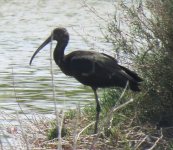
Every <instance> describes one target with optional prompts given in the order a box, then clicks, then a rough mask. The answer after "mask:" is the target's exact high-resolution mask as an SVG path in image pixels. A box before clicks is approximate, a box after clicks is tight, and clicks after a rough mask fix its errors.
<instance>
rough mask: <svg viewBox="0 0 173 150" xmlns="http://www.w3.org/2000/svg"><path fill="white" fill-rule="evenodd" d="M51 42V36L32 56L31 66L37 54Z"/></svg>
mask: <svg viewBox="0 0 173 150" xmlns="http://www.w3.org/2000/svg"><path fill="white" fill-rule="evenodd" d="M50 42H51V36H49V37H48V38H47V39H46V40H45V41H44V42H43V43H42V44H41V45H40V46H39V48H38V49H37V50H36V51H35V53H34V54H33V55H32V57H31V60H30V62H29V64H30V65H31V63H32V60H33V59H34V57H35V56H36V55H37V53H38V52H39V51H40V50H41V49H42V48H43V47H45V46H46V45H47V44H48V43H50Z"/></svg>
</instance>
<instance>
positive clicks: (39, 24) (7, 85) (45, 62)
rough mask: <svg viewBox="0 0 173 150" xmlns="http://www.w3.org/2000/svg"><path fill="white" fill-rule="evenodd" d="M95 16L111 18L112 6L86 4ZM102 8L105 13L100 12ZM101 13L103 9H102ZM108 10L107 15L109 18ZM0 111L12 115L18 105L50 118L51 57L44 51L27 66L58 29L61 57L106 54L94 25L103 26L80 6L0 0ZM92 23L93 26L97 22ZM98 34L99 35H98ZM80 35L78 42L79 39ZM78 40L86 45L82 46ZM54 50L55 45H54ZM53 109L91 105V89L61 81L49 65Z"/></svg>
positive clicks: (77, 2)
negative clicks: (64, 43) (62, 32)
mask: <svg viewBox="0 0 173 150" xmlns="http://www.w3.org/2000/svg"><path fill="white" fill-rule="evenodd" d="M86 2H87V4H88V5H89V6H93V7H94V8H95V9H96V11H97V12H98V13H99V15H100V16H102V17H105V18H106V16H107V14H108V13H112V12H113V4H112V3H111V0H107V1H106V0H102V1H96V0H88V1H86ZM103 6H104V7H103ZM104 8H105V9H104ZM108 10H109V12H108ZM0 20H1V21H0V26H1V28H0V33H1V36H0V60H1V65H0V81H1V83H0V89H1V90H0V109H1V110H2V111H3V110H5V111H7V110H8V111H9V112H10V113H14V112H15V110H19V111H20V109H19V106H18V104H19V105H20V106H21V107H22V108H23V110H24V111H25V112H26V113H27V111H31V110H34V111H37V112H46V113H51V112H52V111H53V110H54V109H53V108H54V102H53V96H52V95H53V94H52V83H51V74H50V61H49V59H50V54H49V46H47V47H46V48H45V49H44V50H43V51H42V52H41V53H39V55H37V57H36V58H35V59H34V61H33V64H32V66H29V60H30V57H31V56H32V54H33V52H34V51H35V50H36V48H37V47H38V46H39V45H40V44H41V43H42V42H43V40H44V39H45V38H46V37H47V36H48V35H49V34H50V32H51V30H52V29H53V28H55V27H57V26H63V27H66V28H67V29H68V30H69V32H70V43H69V45H68V47H67V49H69V51H68V50H67V52H66V53H69V52H70V51H73V50H78V49H84V50H91V48H97V50H98V51H99V50H103V49H108V48H109V50H110V46H109V45H108V44H106V43H102V42H101V40H100V41H98V40H97V41H96V39H100V37H101V33H100V31H99V24H102V25H103V26H104V24H105V23H106V22H105V21H104V20H102V19H101V18H100V19H99V18H97V17H96V16H94V15H93V14H92V13H90V12H89V10H88V9H87V8H86V7H84V2H83V1H82V0H71V1H68V2H67V1H63V0H49V1H46V0H36V1H29V0H11V1H6V0H1V1H0ZM96 20H97V21H96ZM97 31H98V32H97ZM79 34H80V35H82V36H79ZM83 36H84V37H85V38H86V39H87V40H88V41H90V44H87V43H86V42H85V41H84V40H83ZM54 44H55V43H54ZM53 70H54V78H55V87H56V99H57V105H58V106H57V107H59V108H61V107H64V103H65V106H66V108H67V109H68V108H70V107H72V106H74V105H76V104H77V103H80V104H81V105H84V104H86V103H87V102H88V101H90V100H93V93H92V91H91V90H90V88H87V87H84V86H83V85H81V84H80V83H78V82H77V81H76V80H75V79H73V78H70V77H67V76H65V75H64V74H62V73H61V71H60V70H59V68H58V67H57V66H56V65H55V64H53Z"/></svg>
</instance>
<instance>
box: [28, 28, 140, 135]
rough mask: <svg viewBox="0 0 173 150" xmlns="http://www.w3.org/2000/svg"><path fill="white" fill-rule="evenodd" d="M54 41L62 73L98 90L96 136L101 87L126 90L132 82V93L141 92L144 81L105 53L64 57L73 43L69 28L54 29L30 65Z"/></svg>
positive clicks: (75, 54) (86, 53)
mask: <svg viewBox="0 0 173 150" xmlns="http://www.w3.org/2000/svg"><path fill="white" fill-rule="evenodd" d="M51 39H53V40H56V41H57V45H56V48H55V50H54V55H53V56H54V60H55V62H56V64H57V65H58V66H59V67H60V69H61V70H62V72H63V73H64V74H66V75H68V76H73V77H74V78H76V79H77V80H78V81H79V82H81V83H82V84H84V85H88V86H90V87H92V89H93V91H94V94H95V99H96V103H97V107H96V109H97V115H96V125H95V133H96V132H97V123H98V120H99V112H100V104H99V101H98V96H97V92H96V90H97V88H104V87H113V86H117V87H122V88H124V87H125V86H126V84H127V82H129V86H130V89H131V90H132V91H140V89H139V82H141V81H142V79H141V78H140V77H139V76H138V75H137V74H136V73H135V72H133V71H131V70H129V69H127V68H125V67H123V66H120V65H119V64H118V63H117V61H116V59H114V58H113V57H111V56H109V55H106V54H103V53H98V52H92V51H74V52H72V53H70V54H68V55H65V56H64V50H65V48H66V46H67V44H68V41H69V34H68V32H67V30H66V29H65V28H56V29H54V31H53V32H52V34H51V36H50V37H48V39H47V40H46V41H45V42H43V44H42V45H41V46H40V47H39V48H38V49H37V50H36V52H35V53H34V55H33V56H32V58H31V60H30V64H31V63H32V60H33V58H34V57H35V55H36V54H37V53H38V52H39V51H40V50H41V49H42V48H43V47H44V46H45V45H46V44H48V43H49V42H51Z"/></svg>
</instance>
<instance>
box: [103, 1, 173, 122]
mask: <svg viewBox="0 0 173 150" xmlns="http://www.w3.org/2000/svg"><path fill="white" fill-rule="evenodd" d="M116 8H117V11H116V12H117V13H116V14H115V16H114V20H113V21H111V23H110V24H109V26H108V31H109V34H105V37H106V39H107V40H108V41H109V42H111V43H113V45H114V47H115V51H116V54H117V58H118V59H119V60H120V62H123V64H129V63H130V65H131V66H133V68H134V69H136V70H137V72H138V73H140V74H141V76H142V77H143V79H144V82H143V84H142V93H141V95H142V96H139V97H140V98H139V97H138V102H137V103H136V105H137V106H136V107H137V112H138V116H139V117H140V120H141V121H150V122H153V123H159V124H160V123H161V122H163V121H164V122H165V123H166V124H169V125H171V124H172V123H173V117H172V114H173V92H172V91H173V80H172V78H173V69H172V68H173V59H172V54H173V42H172V41H173V26H172V24H173V1H171V0H163V1H158V0H146V1H140V2H138V1H132V2H130V3H128V2H127V1H125V0H121V1H120V2H119V4H118V5H117V7H116ZM119 11H120V12H121V13H119ZM122 12H123V13H122ZM124 58H125V59H124ZM160 125H161V124H160Z"/></svg>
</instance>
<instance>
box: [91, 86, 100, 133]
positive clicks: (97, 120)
mask: <svg viewBox="0 0 173 150" xmlns="http://www.w3.org/2000/svg"><path fill="white" fill-rule="evenodd" d="M92 89H93V91H94V96H95V100H96V122H95V129H94V134H96V133H97V131H98V122H99V115H100V111H101V108H100V103H99V100H98V95H97V89H96V88H92Z"/></svg>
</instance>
